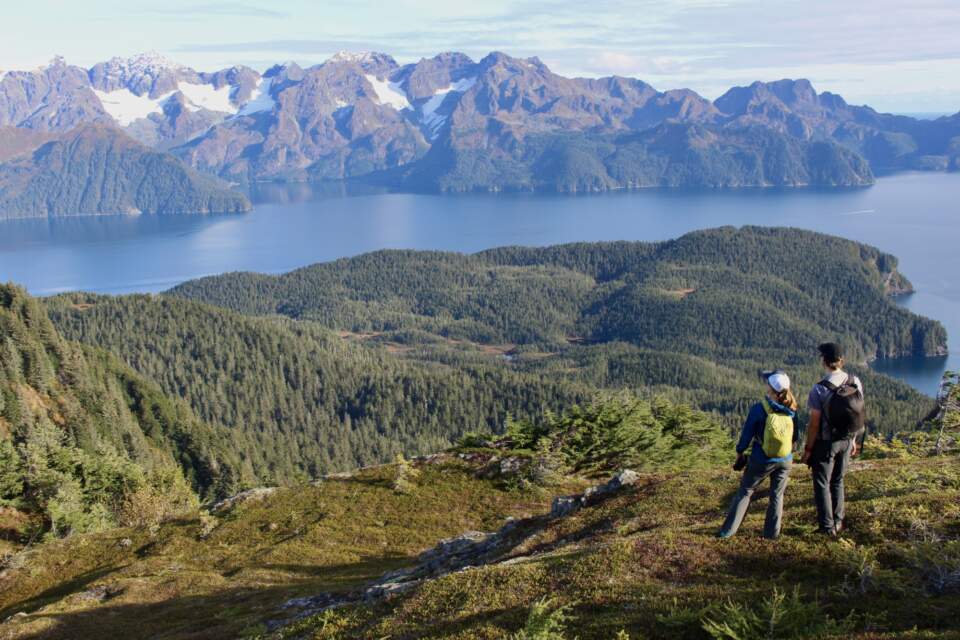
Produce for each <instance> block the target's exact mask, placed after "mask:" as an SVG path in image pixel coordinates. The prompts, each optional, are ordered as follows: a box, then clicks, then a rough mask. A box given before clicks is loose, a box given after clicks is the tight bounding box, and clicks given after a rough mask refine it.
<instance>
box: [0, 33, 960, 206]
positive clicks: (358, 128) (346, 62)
mask: <svg viewBox="0 0 960 640" xmlns="http://www.w3.org/2000/svg"><path fill="white" fill-rule="evenodd" d="M91 123H95V124H109V125H112V126H116V127H118V128H120V129H121V130H122V131H124V132H125V133H126V134H127V135H129V136H131V137H133V138H135V139H137V140H138V141H140V142H142V143H144V144H147V145H149V146H151V147H154V148H155V149H158V150H163V151H169V152H170V153H172V154H173V155H175V156H177V157H179V158H180V159H182V160H183V161H185V162H187V163H188V164H190V165H192V166H193V167H194V168H196V169H199V170H201V171H204V172H207V173H211V174H215V175H218V176H221V177H226V178H229V179H232V180H256V179H286V180H289V179H294V180H311V179H340V178H350V177H358V176H365V177H369V178H372V179H377V180H381V181H384V182H386V183H387V184H391V185H392V186H397V185H402V186H406V187H410V188H431V189H433V188H439V189H475V188H482V189H499V188H541V187H549V188H560V189H604V188H614V187H623V186H631V187H632V186H652V185H664V184H666V185H674V184H703V185H709V186H744V185H769V184H785V185H803V184H862V183H864V182H869V181H870V180H871V179H872V178H871V175H870V168H869V166H870V165H872V166H874V167H882V168H903V167H912V168H931V169H950V168H958V167H960V159H958V158H960V137H958V136H960V115H958V116H953V117H951V118H942V119H940V120H938V121H935V122H933V123H924V122H922V121H917V120H913V119H910V118H903V117H899V116H891V115H885V114H879V113H877V112H875V111H874V110H872V109H870V108H869V107H854V106H850V105H847V103H846V102H844V101H843V99H842V98H840V97H839V96H837V95H835V94H830V93H822V94H818V93H817V92H816V91H815V90H814V89H813V87H812V86H811V85H810V83H809V82H807V81H805V80H796V81H794V80H783V81H778V82H773V83H759V82H758V83H754V84H753V85H750V86H748V87H736V88H734V89H731V90H730V91H729V92H728V93H727V94H725V95H724V96H723V97H721V98H719V99H718V100H716V101H712V102H711V101H710V100H707V99H705V98H703V97H702V96H699V95H698V94H696V93H695V92H693V91H690V90H686V89H679V90H672V91H665V92H660V91H657V90H655V89H654V88H653V87H651V86H650V85H648V84H646V83H645V82H643V81H641V80H637V79H633V78H623V77H608V78H596V79H587V78H566V77H563V76H560V75H557V74H554V73H553V72H551V71H550V70H549V69H548V68H547V67H546V65H544V64H543V63H542V62H541V61H540V60H539V59H537V58H528V59H520V58H514V57H510V56H508V55H505V54H502V53H491V54H489V55H487V56H486V57H484V58H483V59H482V60H480V61H474V60H472V59H471V58H469V57H468V56H466V55H464V54H461V53H442V54H439V55H437V56H435V57H433V58H429V59H423V60H420V61H419V62H417V63H414V64H406V65H399V64H398V63H397V62H396V61H395V60H394V59H393V58H392V57H390V56H389V55H386V54H383V53H374V52H366V53H348V52H340V53H337V54H336V55H334V56H332V57H331V58H330V59H329V60H327V61H326V62H324V63H323V64H320V65H316V66H312V67H309V68H305V69H304V68H301V67H299V66H298V65H296V64H295V63H286V64H282V65H277V66H274V67H272V68H270V69H268V70H267V71H265V72H263V73H260V72H258V71H256V70H254V69H251V68H249V67H244V66H234V67H230V68H228V69H222V70H219V71H215V72H200V71H196V70H194V69H191V68H189V67H185V66H183V65H180V64H177V63H175V62H172V61H170V60H168V59H166V58H164V57H163V56H160V55H158V54H156V53H148V54H142V55H138V56H134V57H132V58H127V59H124V58H114V59H112V60H109V61H107V62H103V63H100V64H97V65H94V66H93V67H92V68H90V69H83V68H80V67H76V66H72V65H69V64H68V63H67V62H66V61H64V60H63V59H62V58H55V59H54V60H53V61H52V62H51V63H50V64H49V65H46V66H44V67H41V68H39V69H36V70H33V71H7V72H3V71H0V127H3V126H6V127H16V128H22V129H31V130H35V131H38V132H65V131H69V130H71V129H73V128H75V127H77V126H79V125H83V124H91Z"/></svg>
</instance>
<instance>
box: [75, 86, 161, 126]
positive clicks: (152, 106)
mask: <svg viewBox="0 0 960 640" xmlns="http://www.w3.org/2000/svg"><path fill="white" fill-rule="evenodd" d="M92 91H93V93H94V94H95V95H96V96H97V97H98V98H99V99H100V104H102V105H103V110H104V111H106V112H107V113H108V114H110V117H111V118H113V119H114V120H116V121H117V124H119V125H121V126H124V127H125V126H127V125H129V124H132V123H134V122H136V121H137V120H141V119H143V118H146V117H147V116H149V115H150V114H151V113H160V112H162V111H163V105H164V104H165V103H166V102H167V100H169V99H170V96H172V95H173V92H172V91H171V92H170V93H165V94H164V95H162V96H160V97H158V98H151V97H150V96H148V95H144V96H138V95H136V94H135V93H133V92H132V91H130V90H129V89H117V90H116V91H97V90H96V89H92Z"/></svg>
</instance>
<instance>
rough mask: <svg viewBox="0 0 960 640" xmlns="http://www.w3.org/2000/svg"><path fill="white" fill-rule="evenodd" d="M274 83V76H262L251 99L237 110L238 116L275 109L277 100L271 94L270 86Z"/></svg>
mask: <svg viewBox="0 0 960 640" xmlns="http://www.w3.org/2000/svg"><path fill="white" fill-rule="evenodd" d="M272 85H273V77H270V78H261V79H260V82H259V84H257V88H256V90H254V92H253V95H252V96H250V100H248V101H247V103H246V104H245V105H243V107H242V108H241V109H240V111H238V112H237V115H238V116H248V115H250V114H251V113H261V112H263V111H273V108H274V107H275V106H276V104H277V101H276V100H274V99H273V96H272V95H270V87H271V86H272Z"/></svg>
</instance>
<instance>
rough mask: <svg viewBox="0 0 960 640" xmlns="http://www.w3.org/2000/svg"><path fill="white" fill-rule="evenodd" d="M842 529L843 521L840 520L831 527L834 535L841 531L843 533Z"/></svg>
mask: <svg viewBox="0 0 960 640" xmlns="http://www.w3.org/2000/svg"><path fill="white" fill-rule="evenodd" d="M843 529H844V527H843V523H842V522H838V523H837V524H836V526H835V527H834V528H833V532H834V534H836V535H838V536H839V535H840V534H841V533H843Z"/></svg>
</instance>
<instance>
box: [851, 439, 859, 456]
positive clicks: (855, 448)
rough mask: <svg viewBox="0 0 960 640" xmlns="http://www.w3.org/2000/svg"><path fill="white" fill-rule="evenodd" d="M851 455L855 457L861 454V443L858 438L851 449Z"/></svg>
mask: <svg viewBox="0 0 960 640" xmlns="http://www.w3.org/2000/svg"><path fill="white" fill-rule="evenodd" d="M850 455H851V456H852V457H854V458H856V457H857V456H858V455H860V443H859V442H857V441H856V440H854V441H853V449H851V450H850Z"/></svg>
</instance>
